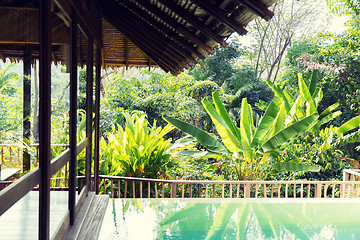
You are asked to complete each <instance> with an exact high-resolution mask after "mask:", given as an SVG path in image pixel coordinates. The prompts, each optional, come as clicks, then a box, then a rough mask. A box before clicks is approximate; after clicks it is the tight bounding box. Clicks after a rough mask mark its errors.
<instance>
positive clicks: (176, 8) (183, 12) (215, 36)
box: [159, 0, 229, 47]
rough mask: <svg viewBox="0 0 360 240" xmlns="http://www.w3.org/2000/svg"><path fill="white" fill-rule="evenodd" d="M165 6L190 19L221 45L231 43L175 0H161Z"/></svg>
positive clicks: (187, 19)
mask: <svg viewBox="0 0 360 240" xmlns="http://www.w3.org/2000/svg"><path fill="white" fill-rule="evenodd" d="M159 1H160V2H161V3H162V4H163V5H164V6H166V7H167V8H169V9H170V10H171V11H173V12H174V13H176V14H177V15H178V16H180V17H181V18H183V19H185V20H186V21H188V22H189V23H190V24H191V25H193V26H194V27H195V28H196V29H197V30H199V31H200V32H201V33H202V34H204V35H205V36H207V37H209V38H211V39H213V40H215V41H216V42H218V43H219V44H220V45H221V46H223V47H227V46H228V45H229V44H228V43H227V42H226V41H225V40H224V38H223V37H221V36H220V35H218V34H217V33H216V32H214V31H213V30H212V29H211V28H210V27H209V26H208V25H205V24H204V23H203V22H201V21H200V20H199V19H197V18H196V17H195V16H194V15H192V14H190V13H189V12H188V11H186V10H185V9H183V8H181V7H180V6H178V5H177V4H176V3H175V2H173V1H165V0H159Z"/></svg>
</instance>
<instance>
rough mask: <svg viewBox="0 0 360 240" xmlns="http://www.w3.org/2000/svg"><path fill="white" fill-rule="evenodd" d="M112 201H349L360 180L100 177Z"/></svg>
mask: <svg viewBox="0 0 360 240" xmlns="http://www.w3.org/2000/svg"><path fill="white" fill-rule="evenodd" d="M99 179H100V180H101V181H100V185H101V186H100V193H102V194H109V195H110V196H111V197H112V198H349V197H360V181H189V180H160V179H146V178H130V177H116V176H103V175H100V177H99Z"/></svg>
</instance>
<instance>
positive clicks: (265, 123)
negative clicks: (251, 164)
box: [251, 101, 279, 146]
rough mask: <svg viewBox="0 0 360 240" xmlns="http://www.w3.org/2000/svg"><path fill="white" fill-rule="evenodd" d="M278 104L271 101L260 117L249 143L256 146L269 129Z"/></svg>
mask: <svg viewBox="0 0 360 240" xmlns="http://www.w3.org/2000/svg"><path fill="white" fill-rule="evenodd" d="M278 109H279V106H278V105H277V104H276V103H275V102H274V101H271V103H270V104H269V106H268V108H267V109H266V112H265V114H264V116H263V117H262V118H261V120H260V123H259V126H258V128H257V130H256V132H255V135H254V137H253V139H252V142H251V145H252V146H257V145H258V144H259V142H260V140H261V139H262V138H263V137H264V136H265V135H266V133H267V132H268V131H269V129H270V127H271V125H272V123H273V121H274V119H275V118H276V116H277V113H278Z"/></svg>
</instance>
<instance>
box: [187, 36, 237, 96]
mask: <svg viewBox="0 0 360 240" xmlns="http://www.w3.org/2000/svg"><path fill="white" fill-rule="evenodd" d="M242 54H243V50H242V49H241V48H240V44H238V43H236V42H232V43H231V44H230V45H229V46H228V47H226V48H223V47H220V46H219V47H216V49H215V54H214V55H213V56H211V57H209V58H206V59H205V60H203V61H200V62H199V64H198V65H196V66H195V67H194V68H193V69H192V70H191V71H190V74H191V75H192V76H194V78H195V79H197V80H199V81H204V80H212V81H214V82H215V83H217V84H218V85H219V86H221V85H222V84H223V83H224V82H225V81H227V79H230V78H231V77H233V75H234V73H235V72H236V69H235V68H234V67H233V62H232V61H233V60H234V59H236V58H238V57H239V56H241V55H242ZM236 90H237V89H236ZM236 90H235V91H236Z"/></svg>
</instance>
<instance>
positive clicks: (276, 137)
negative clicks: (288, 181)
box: [165, 75, 340, 180]
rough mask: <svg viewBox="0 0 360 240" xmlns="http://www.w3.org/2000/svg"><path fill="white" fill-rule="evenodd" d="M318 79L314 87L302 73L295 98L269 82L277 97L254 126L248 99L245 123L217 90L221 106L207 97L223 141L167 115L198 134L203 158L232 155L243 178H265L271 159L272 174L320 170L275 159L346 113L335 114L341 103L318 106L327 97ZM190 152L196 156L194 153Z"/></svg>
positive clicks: (242, 114) (243, 108) (243, 113)
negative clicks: (292, 143) (233, 114)
mask: <svg viewBox="0 0 360 240" xmlns="http://www.w3.org/2000/svg"><path fill="white" fill-rule="evenodd" d="M316 82H317V75H314V77H313V78H312V81H311V83H310V86H311V87H310V89H309V88H308V87H307V85H306V84H305V82H304V80H303V79H302V77H301V75H299V78H298V84H299V96H297V97H296V98H295V97H293V96H291V95H290V94H288V93H287V92H286V91H282V90H281V88H280V87H278V86H276V85H274V84H272V83H271V82H270V81H268V84H269V85H270V86H271V87H272V88H273V90H274V92H275V98H274V99H273V100H272V101H271V103H270V104H268V105H267V107H266V111H265V114H264V116H263V117H262V118H261V119H260V120H259V123H257V124H254V121H253V119H254V115H253V111H252V108H251V105H249V104H248V103H247V99H246V98H244V99H243V100H242V104H241V111H240V124H239V127H237V125H236V123H234V122H233V121H232V119H231V118H230V117H229V115H228V113H227V111H226V109H225V108H224V106H223V104H222V103H221V101H220V98H219V97H218V95H217V94H216V93H213V103H214V105H215V107H214V106H213V105H212V104H211V103H210V101H208V100H207V99H206V98H205V99H204V100H203V105H204V108H205V110H206V111H207V113H208V114H209V115H210V117H211V120H212V122H213V123H214V125H215V127H216V130H217V132H218V134H219V135H220V137H221V140H222V143H220V142H219V141H218V140H217V139H216V138H214V137H212V136H211V135H210V134H209V133H207V132H205V131H203V130H201V129H199V128H197V127H194V126H192V125H190V124H188V123H185V122H182V121H180V120H176V119H174V118H171V117H165V119H166V120H167V121H168V122H169V123H171V124H173V125H174V126H175V127H177V128H178V129H180V130H182V131H184V132H186V133H188V134H189V135H191V136H193V137H195V138H196V139H197V141H198V142H199V143H200V144H201V145H202V146H203V147H205V150H206V151H205V153H203V154H202V155H203V156H210V155H211V154H212V155H213V157H219V156H225V158H227V159H231V163H232V165H233V166H234V168H235V171H236V174H237V177H238V178H239V179H252V180H253V179H262V178H265V177H266V175H267V168H268V167H270V165H269V164H270V163H271V162H272V163H273V164H272V169H273V170H272V173H276V172H280V171H285V170H287V171H319V170H320V168H319V166H314V165H308V164H301V161H285V162H284V161H277V162H273V159H277V156H278V155H279V154H280V153H281V152H282V151H283V150H284V149H285V148H286V146H287V145H288V144H289V142H290V141H291V140H293V139H296V138H297V137H298V136H299V135H301V134H303V133H304V132H306V131H308V130H309V129H311V128H314V127H315V128H318V127H319V126H320V125H322V124H324V123H326V122H327V121H329V120H331V119H333V118H335V117H337V116H338V115H339V114H340V113H339V112H333V110H334V109H335V108H336V105H334V106H330V107H329V108H328V109H326V110H325V111H324V112H323V113H321V114H318V112H317V110H316V109H317V106H318V103H319V102H320V101H321V98H322V92H321V90H320V89H318V88H315V87H314V86H316ZM180 153H184V152H180ZM191 154H192V155H198V156H201V153H199V152H196V151H192V152H191ZM186 155H187V156H190V154H189V152H188V151H187V152H186ZM278 160H279V159H278Z"/></svg>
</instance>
